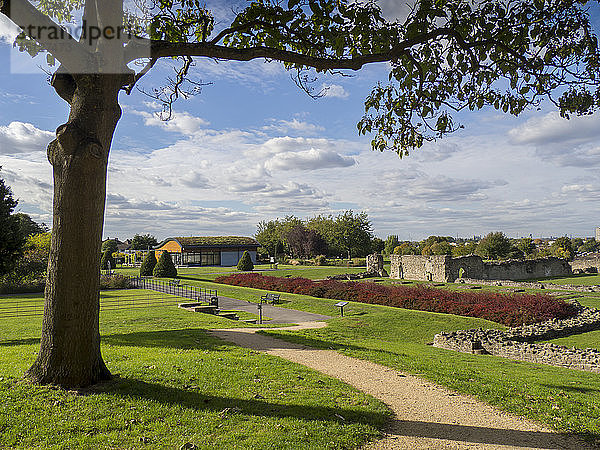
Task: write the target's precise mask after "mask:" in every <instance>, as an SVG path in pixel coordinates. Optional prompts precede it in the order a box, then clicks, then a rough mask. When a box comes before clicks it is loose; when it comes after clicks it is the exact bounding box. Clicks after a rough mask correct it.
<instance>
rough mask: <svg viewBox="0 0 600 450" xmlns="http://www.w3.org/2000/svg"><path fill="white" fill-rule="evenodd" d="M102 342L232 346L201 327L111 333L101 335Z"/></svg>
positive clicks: (197, 346)
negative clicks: (210, 334)
mask: <svg viewBox="0 0 600 450" xmlns="http://www.w3.org/2000/svg"><path fill="white" fill-rule="evenodd" d="M102 343H103V344H110V345H115V346H129V347H148V348H172V349H201V350H211V349H215V348H218V347H221V348H222V347H224V346H233V344H230V343H228V342H224V341H221V340H218V339H215V338H213V337H211V336H209V335H208V334H207V332H206V330H204V329H202V328H184V329H180V330H161V331H138V332H133V333H122V334H111V335H105V336H102Z"/></svg>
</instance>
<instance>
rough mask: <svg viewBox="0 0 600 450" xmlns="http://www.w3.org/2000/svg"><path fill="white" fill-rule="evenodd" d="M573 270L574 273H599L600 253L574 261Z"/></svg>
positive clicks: (577, 258)
mask: <svg viewBox="0 0 600 450" xmlns="http://www.w3.org/2000/svg"><path fill="white" fill-rule="evenodd" d="M571 269H573V272H574V273H599V272H600V253H592V254H591V255H586V256H577V257H576V258H575V259H574V260H573V261H571Z"/></svg>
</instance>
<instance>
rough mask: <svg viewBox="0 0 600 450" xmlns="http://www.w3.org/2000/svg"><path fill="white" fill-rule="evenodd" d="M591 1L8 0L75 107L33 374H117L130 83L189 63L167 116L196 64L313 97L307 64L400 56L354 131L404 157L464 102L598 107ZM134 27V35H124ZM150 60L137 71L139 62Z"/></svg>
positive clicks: (2, 4) (473, 105) (168, 95)
mask: <svg viewBox="0 0 600 450" xmlns="http://www.w3.org/2000/svg"><path fill="white" fill-rule="evenodd" d="M587 3H588V2H587V1H586V0H581V1H577V2H575V1H562V2H551V3H548V2H541V1H539V2H532V1H530V0H515V1H512V2H505V1H503V0H489V1H485V2H472V1H470V0H444V1H443V2H432V1H425V0H419V1H418V2H417V3H416V4H415V6H414V8H412V9H411V11H410V12H409V14H408V17H406V18H405V19H403V20H402V21H394V22H390V21H388V20H386V19H385V18H384V17H383V16H382V13H381V11H380V9H379V7H378V6H377V4H376V3H375V2H349V1H344V0H309V1H308V2H306V1H303V0H288V1H287V2H282V1H280V0H262V1H254V2H251V3H249V4H248V6H247V7H246V8H244V9H242V10H240V11H239V12H238V13H237V14H236V15H235V17H234V18H233V20H232V22H231V23H229V24H218V27H215V23H214V19H213V15H212V13H211V11H209V10H208V9H207V8H206V7H205V6H203V3H202V2H198V1H196V0H174V1H159V2H144V1H139V2H127V7H128V8H131V9H128V10H125V9H124V4H125V2H124V0H110V1H109V0H106V1H98V0H64V1H62V2H56V1H54V0H38V1H36V2H35V4H34V5H33V6H32V4H30V3H29V2H28V1H27V0H10V1H9V0H0V14H2V15H4V16H6V18H8V19H9V20H11V21H12V22H14V23H15V24H16V25H18V26H20V27H21V29H23V30H24V32H23V33H22V34H21V35H20V36H19V39H18V42H17V45H16V48H18V49H19V50H21V51H27V52H29V53H30V54H32V55H36V54H38V53H40V52H49V55H47V60H48V61H49V62H50V63H53V64H54V63H56V66H55V67H56V69H55V72H54V74H53V75H52V77H51V80H50V85H51V86H52V87H53V88H54V90H55V91H56V93H57V94H58V95H59V96H60V97H61V98H62V99H63V100H65V102H67V104H68V106H69V107H70V113H69V118H68V120H67V121H66V123H65V124H63V125H61V126H59V127H58V128H57V139H56V140H54V141H52V142H51V143H50V144H49V146H48V151H47V154H48V159H49V161H50V163H51V164H52V166H53V169H54V182H55V188H54V211H53V213H54V219H53V235H52V239H53V241H52V250H51V257H50V267H49V277H48V286H49V287H50V288H49V289H47V290H46V308H45V311H46V312H47V314H45V315H44V323H43V328H44V330H45V332H44V333H43V334H42V339H41V344H40V353H39V357H38V359H37V360H36V361H35V363H34V365H33V366H32V368H31V369H30V370H29V371H28V373H27V374H28V377H29V378H30V379H31V380H34V381H36V382H39V383H55V384H58V385H61V386H73V385H86V384H91V383H93V382H95V381H98V380H101V379H104V378H108V377H109V376H110V372H109V371H108V369H107V367H106V365H105V364H104V362H103V360H102V357H101V354H100V338H99V313H98V311H99V308H98V302H99V299H98V289H99V280H98V276H97V274H98V269H99V264H100V261H97V262H96V263H92V264H90V263H89V261H96V260H97V259H98V258H97V257H96V255H98V254H99V253H100V241H101V237H102V227H103V222H104V220H103V219H104V204H105V197H106V173H107V166H108V159H109V153H110V148H111V144H112V139H113V135H114V132H115V129H116V126H117V123H118V122H119V119H120V117H121V114H122V108H121V106H120V105H119V94H120V92H121V91H124V92H126V93H128V94H129V93H132V92H134V87H135V85H136V84H137V83H138V82H139V80H140V79H142V77H143V76H144V75H145V74H147V73H149V72H150V71H151V70H152V68H153V67H155V66H156V63H157V61H158V60H159V59H163V58H164V59H166V60H168V59H169V58H171V61H179V62H180V63H181V65H180V66H179V70H178V73H177V75H176V76H175V77H173V78H172V80H173V82H172V83H171V84H169V85H168V86H166V87H164V88H162V89H156V90H155V91H154V92H155V93H156V94H155V96H156V100H157V101H159V102H162V103H163V105H164V109H165V111H166V115H167V116H169V114H170V111H171V106H172V102H173V101H174V99H177V98H180V97H186V96H187V92H188V91H186V90H185V83H186V81H187V79H188V78H187V75H188V72H189V70H190V69H191V68H192V67H193V65H194V64H193V58H213V59H218V60H235V61H249V60H253V59H257V58H266V59H269V60H271V61H279V62H281V63H283V65H284V67H286V68H287V69H290V70H295V71H297V74H298V75H297V81H298V84H299V85H301V86H304V88H305V89H306V90H309V91H310V87H309V86H307V85H306V83H305V80H307V79H310V76H309V77H306V76H305V71H306V70H307V69H314V71H316V72H317V73H327V74H333V73H336V72H338V71H344V70H359V69H361V68H362V67H364V66H365V65H367V64H371V63H381V62H389V63H390V64H389V68H390V72H389V77H388V78H387V80H388V81H386V83H379V84H377V86H376V87H375V88H374V89H373V90H372V92H371V94H370V95H369V97H368V98H367V99H366V102H365V115H364V117H363V119H362V120H361V121H360V123H359V132H360V133H362V134H366V133H374V137H373V139H372V141H371V146H372V148H373V149H376V150H384V149H387V148H389V149H391V150H393V151H396V152H397V153H398V154H399V155H400V156H404V155H406V154H408V151H409V150H411V149H413V148H417V147H420V146H421V145H422V144H423V142H424V141H426V140H430V139H435V138H438V137H442V136H444V135H446V134H448V133H450V132H453V131H455V130H456V129H458V128H459V127H460V126H461V125H460V124H458V123H456V122H455V120H454V119H453V117H452V116H451V113H452V112H453V111H460V110H463V109H466V108H469V109H472V110H473V109H481V108H484V107H491V108H495V109H496V110H501V111H503V112H505V113H511V114H514V115H517V114H519V113H521V112H523V111H524V110H525V109H526V108H527V107H528V106H530V105H537V104H538V102H539V101H540V98H541V97H549V98H550V99H551V100H552V101H553V102H554V104H556V105H557V106H558V108H559V109H560V111H561V113H562V114H563V115H565V116H567V115H569V114H585V113H589V112H592V111H594V110H595V109H597V108H598V106H599V104H600V94H599V93H598V84H597V80H598V78H599V71H600V69H599V63H598V61H599V59H600V58H599V51H598V42H597V38H596V36H595V34H594V32H593V29H592V27H591V25H590V20H589V13H588V11H587V7H588V4H587ZM78 8H79V9H80V10H78ZM77 21H79V23H81V24H85V25H86V26H87V27H88V28H91V27H94V28H95V29H98V28H102V29H104V30H109V29H110V30H113V32H112V33H100V36H99V38H98V39H81V40H77V39H75V38H74V37H72V36H71V35H69V33H68V31H66V30H61V29H60V28H59V23H57V22H63V23H65V22H71V23H73V22H77ZM124 23H125V24H126V25H128V26H132V27H135V29H134V30H133V33H131V34H129V35H128V34H124V36H123V39H114V30H117V29H120V28H121V29H122V25H123V24H124ZM85 31H86V32H87V33H86V36H91V34H92V33H91V32H90V31H89V30H85ZM57 35H65V36H66V37H65V39H64V40H61V39H55V37H56V36H57ZM143 62H145V63H146V64H145V65H144V68H143V69H140V70H139V71H138V72H137V73H135V72H134V71H133V69H131V68H130V67H137V66H139V63H143ZM557 96H558V97H559V98H556V97H557ZM82 214H84V215H85V220H83V221H82V220H81V215H82ZM348 242H349V241H348ZM344 245H348V246H349V247H348V248H350V247H351V246H350V244H348V243H345V244H344ZM352 245H354V244H352ZM74 280H77V283H74V282H73V281H74ZM70 322H77V326H73V325H72V324H71V323H70ZM74 329H77V330H78V332H77V333H78V334H77V336H72V335H71V333H72V331H71V330H74ZM63 342H64V343H65V344H61V343H63Z"/></svg>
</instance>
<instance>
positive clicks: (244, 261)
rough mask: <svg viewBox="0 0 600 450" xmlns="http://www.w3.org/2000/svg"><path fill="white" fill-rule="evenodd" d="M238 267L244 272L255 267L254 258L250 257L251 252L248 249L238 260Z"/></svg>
mask: <svg viewBox="0 0 600 450" xmlns="http://www.w3.org/2000/svg"><path fill="white" fill-rule="evenodd" d="M237 269H238V270H242V271H244V272H247V271H250V270H253V269H254V264H253V263H252V258H250V253H248V250H245V251H244V254H243V255H242V257H241V258H240V260H239V261H238V264H237Z"/></svg>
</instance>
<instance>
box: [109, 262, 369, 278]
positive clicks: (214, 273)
mask: <svg viewBox="0 0 600 450" xmlns="http://www.w3.org/2000/svg"><path fill="white" fill-rule="evenodd" d="M254 269H255V272H259V273H262V274H264V275H270V276H273V277H287V276H289V277H304V278H310V279H311V280H318V279H323V278H326V277H328V276H330V275H339V274H343V273H360V272H364V271H365V270H366V268H365V267H333V266H292V265H284V264H279V265H278V269H277V270H274V269H271V268H270V266H269V264H259V265H256V266H254ZM117 272H118V273H122V274H124V275H131V276H137V275H139V272H140V269H139V268H137V267H136V268H134V267H124V268H120V269H117ZM177 273H178V278H181V279H182V280H184V281H185V282H187V280H208V281H212V280H214V279H215V278H217V277H219V276H221V275H226V274H228V273H238V270H237V268H236V267H213V266H209V267H184V268H179V269H177Z"/></svg>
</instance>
